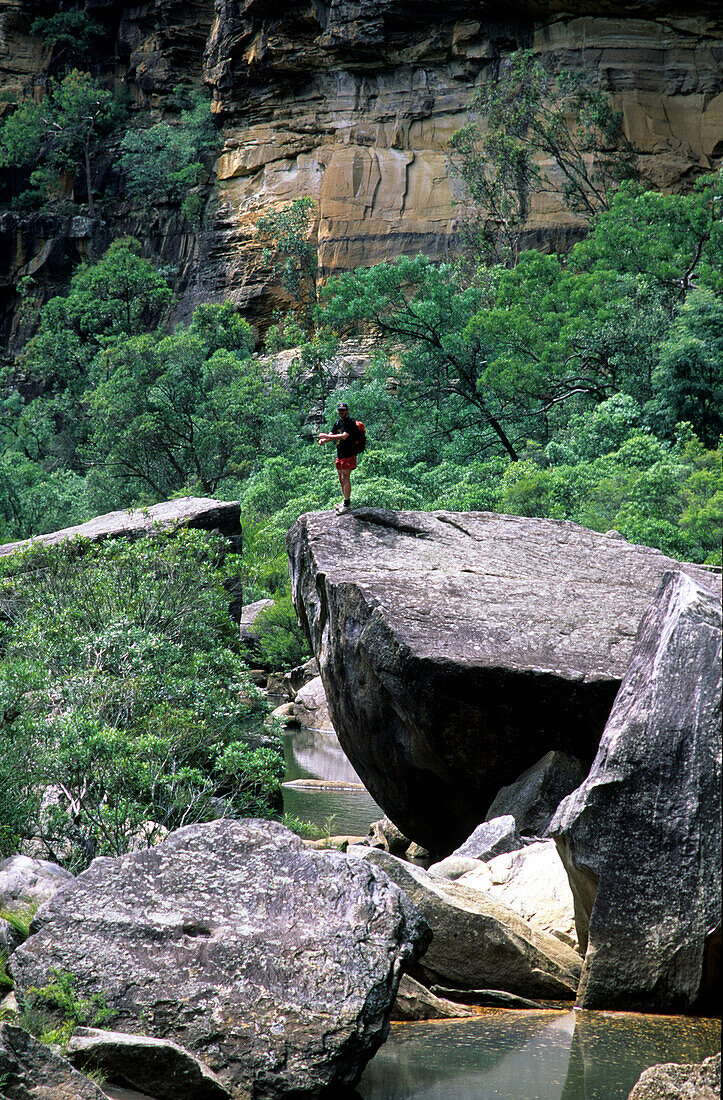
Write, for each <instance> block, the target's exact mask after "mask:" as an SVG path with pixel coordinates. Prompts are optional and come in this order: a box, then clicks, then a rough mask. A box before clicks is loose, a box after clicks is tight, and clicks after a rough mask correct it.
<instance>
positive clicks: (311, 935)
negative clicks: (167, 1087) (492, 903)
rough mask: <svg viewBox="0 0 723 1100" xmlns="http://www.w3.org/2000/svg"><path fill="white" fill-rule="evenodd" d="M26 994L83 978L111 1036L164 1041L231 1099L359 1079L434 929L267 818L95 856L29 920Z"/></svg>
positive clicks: (344, 864) (378, 878)
mask: <svg viewBox="0 0 723 1100" xmlns="http://www.w3.org/2000/svg"><path fill="white" fill-rule="evenodd" d="M33 929H34V932H33V935H31V936H30V938H29V939H28V940H27V941H26V943H25V944H24V945H23V946H22V947H21V948H19V949H18V951H16V953H15V955H14V956H13V959H12V963H11V966H12V972H13V976H14V979H15V982H16V986H17V988H18V989H19V990H20V991H21V992H25V991H26V990H27V989H28V987H29V986H42V985H44V984H46V983H47V981H48V979H49V976H50V973H51V971H52V970H53V969H55V970H66V971H70V972H71V973H72V974H73V975H74V976H75V982H76V989H77V993H78V995H79V996H82V997H87V996H90V995H92V994H93V993H102V994H103V995H104V996H105V998H106V1001H107V1004H108V1007H109V1008H111V1009H112V1010H113V1011H114V1012H115V1013H116V1015H115V1017H114V1020H113V1027H114V1029H115V1030H119V1031H127V1032H133V1033H140V1034H148V1035H151V1036H156V1037H160V1038H166V1039H170V1040H172V1041H173V1042H175V1043H177V1044H179V1045H180V1046H182V1047H185V1048H186V1049H187V1050H189V1051H190V1052H191V1053H192V1054H194V1055H195V1056H196V1057H197V1058H198V1059H200V1061H202V1062H203V1063H204V1064H205V1065H206V1066H208V1067H209V1068H210V1069H211V1070H212V1071H213V1072H214V1073H216V1074H217V1075H218V1077H219V1078H220V1080H221V1082H222V1084H223V1086H224V1087H225V1088H227V1089H228V1091H229V1092H230V1093H231V1095H232V1096H235V1097H246V1096H248V1095H250V1094H253V1095H258V1096H263V1097H265V1098H271V1097H277V1096H285V1095H289V1094H292V1095H294V1096H296V1097H304V1096H314V1095H317V1094H318V1093H319V1092H320V1091H321V1090H322V1089H323V1088H325V1087H331V1086H336V1085H352V1084H354V1083H355V1082H356V1080H357V1079H358V1077H359V1076H360V1074H361V1072H362V1070H363V1068H364V1066H365V1065H366V1063H367V1061H368V1060H369V1058H371V1057H372V1055H373V1054H374V1053H375V1051H376V1050H377V1049H378V1047H379V1046H380V1045H381V1043H382V1042H383V1041H384V1039H385V1038H386V1035H387V1031H388V1028H389V1014H390V1011H391V1008H392V1005H393V1003H394V998H395V996H396V992H397V985H398V982H399V979H400V977H401V973H402V969H403V967H404V965H405V964H406V963H407V962H410V961H412V960H414V959H415V957H416V956H417V955H418V954H419V953H420V952H421V951H422V950H424V949H425V948H426V946H427V943H428V940H429V930H428V928H427V926H426V924H425V923H424V921H423V920H422V918H421V917H420V915H419V913H418V912H417V910H416V909H415V908H414V906H413V905H412V903H411V902H410V901H409V900H408V899H407V897H406V896H405V895H404V894H403V893H402V892H401V891H400V890H399V889H398V888H397V887H396V886H395V885H394V884H393V883H392V882H390V880H389V879H388V878H387V876H386V875H385V874H384V873H383V872H381V871H379V870H378V869H377V868H376V867H374V866H372V864H370V863H365V862H362V861H356V862H353V863H352V862H350V861H349V860H347V859H346V857H345V856H343V855H341V854H339V853H336V852H323V851H313V850H310V849H308V848H306V847H304V845H303V844H302V842H301V841H300V840H299V838H298V837H296V836H294V834H293V833H290V832H289V831H288V830H287V829H285V828H283V826H281V825H279V824H276V823H273V822H268V821H256V820H247V821H229V820H225V821H215V822H212V823H210V824H207V825H193V826H188V827H187V828H185V829H180V830H178V831H177V832H176V833H173V834H171V835H170V836H169V837H168V838H167V839H166V840H165V841H164V843H163V844H161V845H160V846H159V847H157V848H152V849H147V850H145V851H142V852H135V853H132V854H130V855H127V856H123V857H121V858H120V859H106V858H100V859H96V860H95V861H94V862H93V863H92V864H91V866H90V867H89V868H88V870H87V871H85V872H84V873H83V874H81V875H79V876H78V878H77V879H76V880H75V882H74V883H72V884H71V885H70V886H69V887H67V888H66V889H65V890H64V891H63V894H62V903H61V902H60V900H59V899H58V900H57V902H56V899H51V900H50V901H49V902H48V903H47V904H46V905H45V906H43V908H42V909H41V910H40V912H39V913H38V914H37V916H36V920H35V923H34V925H33Z"/></svg>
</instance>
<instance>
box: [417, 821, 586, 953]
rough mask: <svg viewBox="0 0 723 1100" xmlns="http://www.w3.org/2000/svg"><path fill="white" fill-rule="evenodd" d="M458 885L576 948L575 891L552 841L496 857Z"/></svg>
mask: <svg viewBox="0 0 723 1100" xmlns="http://www.w3.org/2000/svg"><path fill="white" fill-rule="evenodd" d="M430 870H431V868H430ZM457 881H458V883H459V885H460V886H466V887H469V888H470V889H472V890H481V891H482V892H483V893H486V894H489V895H491V896H492V897H494V898H496V899H497V900H498V901H501V902H503V903H504V904H505V905H508V906H509V907H510V909H514V911H515V913H519V915H520V916H521V917H524V919H525V920H527V921H529V922H530V924H531V925H533V927H535V928H539V929H540V930H541V931H543V932H548V933H549V934H550V935H551V936H556V937H557V938H558V939H559V940H562V942H563V943H567V944H568V945H569V946H570V947H573V948H577V946H578V944H577V933H576V929H575V905H574V902H573V897H572V891H571V889H570V883H569V881H568V877H567V873H566V871H565V868H564V867H563V865H562V861H561V859H560V857H559V855H558V852H557V848H556V846H555V842H554V841H553V840H538V841H536V842H535V843H534V844H528V845H526V846H525V847H524V848H522V849H520V850H519V851H517V852H507V853H505V854H504V855H500V856H496V857H495V858H494V859H491V860H489V861H488V862H487V863H482V864H481V865H479V866H478V867H475V868H473V869H472V870H470V871H468V872H467V873H466V874H464V875H462V876H461V878H459V879H458V880H457Z"/></svg>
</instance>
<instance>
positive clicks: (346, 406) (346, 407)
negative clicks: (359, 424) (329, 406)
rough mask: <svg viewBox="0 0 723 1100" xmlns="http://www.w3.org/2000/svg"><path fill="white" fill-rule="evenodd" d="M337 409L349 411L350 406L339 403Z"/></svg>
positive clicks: (338, 410)
mask: <svg viewBox="0 0 723 1100" xmlns="http://www.w3.org/2000/svg"><path fill="white" fill-rule="evenodd" d="M336 411H337V412H349V406H348V405H337V406H336Z"/></svg>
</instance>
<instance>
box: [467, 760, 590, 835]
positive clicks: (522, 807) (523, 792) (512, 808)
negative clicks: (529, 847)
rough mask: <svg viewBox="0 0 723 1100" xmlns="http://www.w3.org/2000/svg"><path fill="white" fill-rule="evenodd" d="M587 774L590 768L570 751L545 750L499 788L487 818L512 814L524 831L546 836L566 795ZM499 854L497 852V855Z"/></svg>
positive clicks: (526, 833) (488, 819) (524, 832)
mask: <svg viewBox="0 0 723 1100" xmlns="http://www.w3.org/2000/svg"><path fill="white" fill-rule="evenodd" d="M585 775H586V771H585V769H584V768H583V766H582V764H581V763H580V761H579V760H578V759H577V757H575V756H570V755H569V753H566V752H548V753H545V755H544V756H543V757H542V759H541V760H538V761H537V763H536V764H533V765H532V767H531V768H528V769H527V771H526V772H524V773H523V774H522V775H521V776H520V777H519V779H516V780H515V782H514V783H511V784H510V785H509V786H508V787H503V788H502V790H501V791H499V792H498V794H497V796H496V798H495V800H494V802H493V803H492V805H491V806H490V808H489V810H488V811H487V817H486V820H487V821H492V820H494V819H495V818H498V817H500V816H501V815H503V814H505V815H506V814H509V815H511V816H512V818H513V820H514V822H515V824H516V825H517V828H518V830H519V831H520V833H523V834H524V835H525V836H545V834H546V833H547V829H548V827H549V824H550V822H551V821H552V819H553V817H554V816H555V811H556V810H557V807H558V806H559V805H560V803H561V802H562V800H563V798H565V797H566V796H567V795H568V794H570V793H571V792H572V791H574V790H575V788H576V787H579V786H580V784H581V783H582V781H583V779H584V778H585ZM519 847H522V845H521V844H520V845H519ZM512 850H513V849H508V851H512ZM499 854H500V853H499V852H495V855H499Z"/></svg>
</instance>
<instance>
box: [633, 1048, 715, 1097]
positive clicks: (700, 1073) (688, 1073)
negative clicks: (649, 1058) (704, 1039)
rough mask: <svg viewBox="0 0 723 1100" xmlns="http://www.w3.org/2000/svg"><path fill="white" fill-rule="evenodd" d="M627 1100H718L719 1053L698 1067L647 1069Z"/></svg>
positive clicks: (672, 1066) (666, 1066) (674, 1064)
mask: <svg viewBox="0 0 723 1100" xmlns="http://www.w3.org/2000/svg"><path fill="white" fill-rule="evenodd" d="M628 1100H720V1054H714V1055H713V1057H712V1058H706V1059H705V1061H704V1062H702V1063H701V1064H700V1065H685V1064H683V1065H679V1064H678V1063H676V1062H668V1063H666V1064H664V1065H660V1066H651V1067H650V1069H646V1070H645V1071H644V1072H643V1073H642V1074H641V1075H640V1077H639V1078H638V1082H637V1084H636V1085H635V1087H634V1088H633V1090H632V1092H631V1093H630V1094H629V1096H628Z"/></svg>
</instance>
